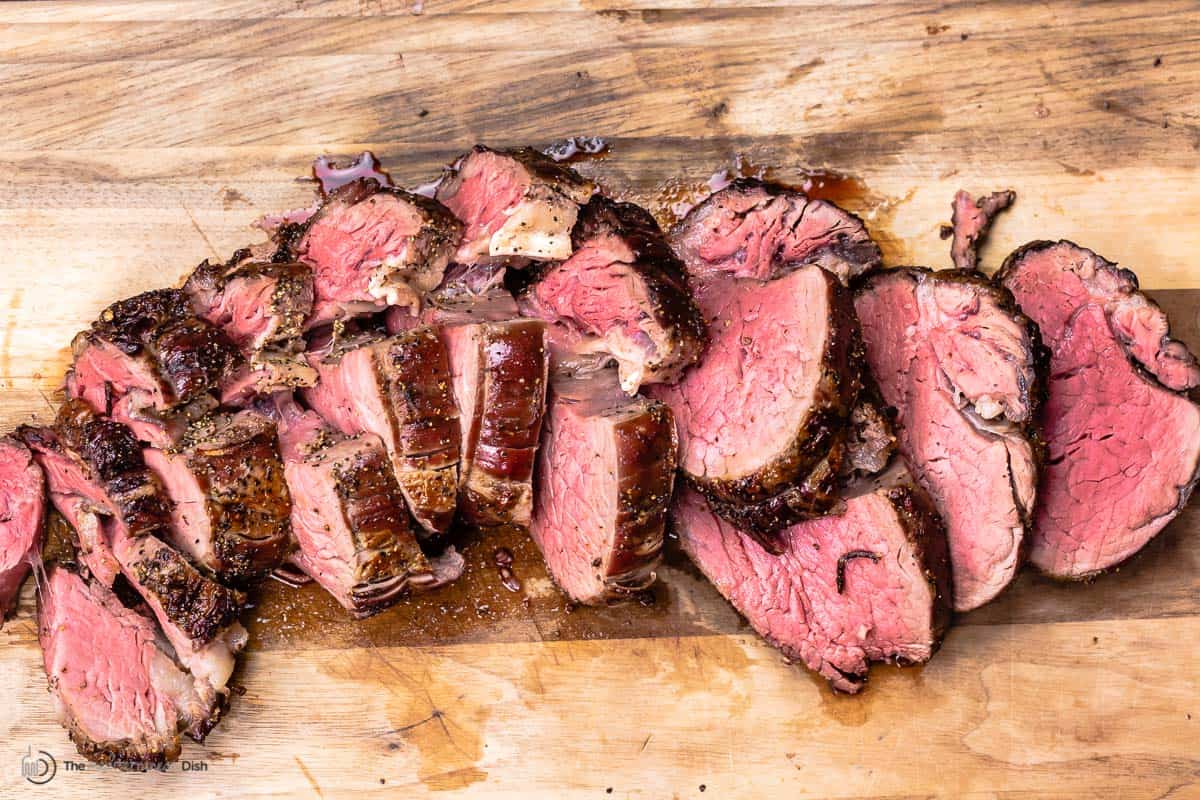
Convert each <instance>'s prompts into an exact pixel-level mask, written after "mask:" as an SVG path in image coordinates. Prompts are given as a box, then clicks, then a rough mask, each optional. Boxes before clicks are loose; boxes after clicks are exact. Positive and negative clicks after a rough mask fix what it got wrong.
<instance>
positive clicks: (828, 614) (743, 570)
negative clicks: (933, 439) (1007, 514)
mask: <svg viewBox="0 0 1200 800" xmlns="http://www.w3.org/2000/svg"><path fill="white" fill-rule="evenodd" d="M671 522H672V527H673V530H674V531H675V533H676V534H677V535H678V536H679V542H680V544H681V545H682V547H683V550H684V552H686V553H687V554H688V556H689V557H690V558H691V559H692V561H693V562H694V563H695V564H696V566H698V567H699V568H700V571H701V572H703V573H704V575H705V576H706V577H707V578H708V579H709V580H710V581H712V583H713V585H714V586H716V587H717V590H718V591H720V592H721V594H722V595H723V596H724V597H725V598H726V599H727V600H729V602H730V603H732V604H733V606H734V608H736V609H737V610H738V612H739V613H741V614H742V616H744V617H745V618H746V620H747V621H748V622H749V623H750V624H751V626H752V627H753V628H754V629H755V630H756V631H757V632H758V633H759V634H760V635H761V636H762V637H763V638H764V639H766V640H767V641H768V642H770V643H771V644H772V645H774V646H775V647H778V648H779V649H780V650H781V651H783V653H784V655H785V656H787V657H788V658H789V659H795V660H797V661H800V662H802V663H803V664H805V666H807V667H808V668H809V669H811V670H813V671H814V672H816V673H818V674H819V675H821V676H822V677H824V678H825V679H826V680H828V681H829V683H830V685H831V686H832V687H833V688H834V689H837V690H838V691H843V692H857V691H859V690H860V689H861V688H862V687H863V684H864V683H865V681H866V678H867V669H868V666H869V665H870V662H872V661H890V662H895V663H900V664H917V663H923V662H925V661H928V660H929V658H930V657H931V656H932V655H933V654H934V652H936V650H937V648H938V646H939V644H940V643H941V639H942V634H943V633H944V632H945V629H946V627H947V625H948V624H949V620H950V608H951V603H950V594H951V590H950V578H949V575H950V569H949V561H948V559H947V557H946V543H945V533H944V531H943V529H942V527H941V524H940V522H939V520H938V518H937V514H936V513H935V512H934V511H933V508H932V506H931V504H930V503H929V501H928V498H927V497H926V495H925V493H924V492H923V491H922V490H921V489H920V488H919V487H918V486H917V485H916V484H915V483H914V482H912V481H911V479H910V478H909V476H908V473H907V471H906V469H905V468H904V466H903V464H902V463H897V464H895V465H894V466H893V468H892V470H891V471H889V472H888V473H885V474H884V475H883V476H879V477H877V478H871V479H864V480H861V481H858V482H856V483H854V484H853V485H852V486H851V487H849V488H847V489H846V492H845V497H844V505H843V506H842V507H841V508H840V510H839V511H837V512H835V513H833V514H830V515H828V516H824V517H820V518H818V519H812V520H807V521H805V522H801V523H798V524H796V525H792V526H790V527H788V528H785V529H784V530H782V531H780V533H779V535H780V536H781V537H782V539H783V542H784V544H785V546H784V548H783V549H782V552H780V553H779V554H778V555H775V554H771V553H768V552H767V551H765V550H764V549H763V548H762V547H760V546H759V544H758V543H757V542H756V541H755V540H754V537H753V536H751V535H749V534H747V533H745V532H743V531H740V530H738V529H737V528H735V527H734V526H732V525H730V524H729V523H728V522H726V521H725V520H723V519H721V518H720V517H718V516H717V515H716V514H714V513H712V512H711V511H710V510H709V508H708V507H707V505H706V503H705V501H704V499H703V498H702V497H701V496H700V495H699V494H698V493H697V492H695V491H693V490H691V489H683V490H681V491H680V492H679V495H678V496H677V497H676V499H675V503H674V505H673V507H672V510H671Z"/></svg>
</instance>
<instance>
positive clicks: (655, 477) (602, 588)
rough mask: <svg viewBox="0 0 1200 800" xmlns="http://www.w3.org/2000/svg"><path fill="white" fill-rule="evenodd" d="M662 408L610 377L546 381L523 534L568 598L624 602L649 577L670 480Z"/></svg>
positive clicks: (671, 444) (666, 418)
mask: <svg viewBox="0 0 1200 800" xmlns="http://www.w3.org/2000/svg"><path fill="white" fill-rule="evenodd" d="M676 443H677V442H676V435H675V427H674V424H673V421H672V419H671V411H670V409H669V408H668V407H667V406H665V405H663V404H662V403H659V402H655V401H653V400H647V399H646V398H643V397H632V398H631V397H629V396H627V395H626V394H625V393H624V392H623V391H622V390H621V388H620V386H619V384H618V383H617V376H616V374H615V372H613V371H605V372H601V373H598V374H596V375H593V376H591V377H589V378H586V379H570V378H568V379H560V380H556V381H555V382H554V385H553V386H552V391H551V399H550V404H549V408H548V410H547V414H546V422H545V430H544V432H543V440H542V446H541V450H540V451H539V453H538V466H537V472H536V475H535V478H534V489H535V491H534V510H533V524H532V526H531V527H530V533H531V534H532V536H533V539H534V541H535V542H536V543H537V545H538V547H539V548H540V549H541V551H542V556H543V557H544V558H545V560H546V566H547V567H548V568H549V570H550V575H551V576H552V577H553V578H554V581H555V583H557V584H558V586H559V588H561V589H562V590H563V591H564V592H565V593H566V594H567V595H568V596H569V597H570V598H571V599H572V600H573V601H575V602H577V603H585V604H592V605H595V604H602V603H606V602H612V601H617V600H621V599H625V598H628V597H629V596H630V595H632V594H634V593H636V592H638V591H641V590H643V589H646V588H647V587H649V586H650V585H651V584H652V583H653V582H654V579H655V572H654V570H655V567H656V566H657V565H658V563H659V560H660V558H661V552H662V544H663V528H664V525H665V523H666V514H667V508H668V506H669V505H670V502H671V491H672V486H673V482H674V476H675V452H676Z"/></svg>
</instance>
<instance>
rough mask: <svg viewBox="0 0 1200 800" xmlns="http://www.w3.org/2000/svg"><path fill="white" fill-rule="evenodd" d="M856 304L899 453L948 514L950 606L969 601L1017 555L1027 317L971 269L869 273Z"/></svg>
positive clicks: (1026, 493) (1039, 356) (1030, 384)
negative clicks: (893, 420) (889, 410)
mask: <svg viewBox="0 0 1200 800" xmlns="http://www.w3.org/2000/svg"><path fill="white" fill-rule="evenodd" d="M855 303H856V306H857V309H858V317H859V319H860V320H861V322H862V332H863V340H864V342H865V345H866V350H867V363H868V365H869V366H870V369H871V372H872V373H873V374H874V376H875V378H876V380H877V381H878V383H879V388H880V391H881V393H882V395H883V399H884V402H886V403H887V404H888V405H889V406H892V407H894V408H895V409H896V411H897V416H896V433H897V436H898V438H899V444H900V451H901V453H903V455H904V457H905V458H906V459H907V460H908V463H909V467H910V468H911V469H912V471H913V474H914V475H915V476H916V478H917V480H918V481H919V482H920V483H921V485H922V486H923V487H924V488H925V489H926V491H928V492H929V494H930V496H931V497H932V498H933V501H934V503H935V505H936V506H937V509H938V512H939V513H940V514H941V516H942V519H943V520H944V521H945V524H946V530H947V533H948V535H949V540H950V557H951V560H952V562H953V564H954V599H955V607H956V608H957V609H958V610H959V611H967V610H970V609H972V608H976V607H977V606H980V605H983V604H984V603H986V602H988V601H989V600H991V599H992V598H993V597H995V596H996V594H997V593H999V592H1000V590H1002V589H1003V588H1004V587H1005V586H1007V585H1008V584H1009V583H1010V582H1011V581H1012V579H1013V576H1014V575H1016V572H1017V570H1018V568H1019V567H1020V566H1021V562H1022V560H1023V558H1024V553H1025V547H1026V537H1027V524H1028V518H1029V514H1030V513H1031V511H1032V509H1033V504H1034V498H1035V496H1036V490H1037V443H1036V441H1035V436H1034V433H1033V426H1032V421H1033V418H1034V414H1035V412H1036V410H1037V404H1038V402H1039V400H1040V395H1041V387H1042V385H1043V380H1044V366H1045V364H1044V352H1043V348H1042V345H1041V341H1040V339H1039V337H1038V334H1037V327H1036V326H1035V325H1034V324H1033V323H1032V322H1030V321H1029V319H1028V318H1027V317H1025V316H1024V315H1022V314H1021V313H1020V312H1019V311H1018V310H1017V308H1016V305H1015V304H1014V303H1013V299H1012V296H1011V295H1010V294H1009V293H1008V292H1007V291H1005V290H1004V289H1002V288H1000V287H999V286H997V285H995V284H993V283H991V282H990V281H988V279H987V278H985V277H983V276H982V275H980V274H978V273H975V272H964V271H947V272H930V271H929V270H924V269H916V268H902V269H895V270H886V271H883V272H878V273H875V274H873V275H870V276H868V277H867V279H866V280H865V281H864V282H863V285H862V287H861V288H860V289H859V291H858V294H857V296H856V299H855Z"/></svg>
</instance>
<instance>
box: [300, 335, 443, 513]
mask: <svg viewBox="0 0 1200 800" xmlns="http://www.w3.org/2000/svg"><path fill="white" fill-rule="evenodd" d="M309 362H310V363H311V364H312V365H313V367H314V368H316V370H317V372H318V374H319V375H320V380H319V382H318V383H317V385H316V386H313V387H311V388H308V389H305V390H304V399H305V401H306V402H307V403H308V405H309V407H311V408H312V409H313V410H315V411H316V412H317V413H319V414H320V415H321V416H322V417H324V418H325V420H326V422H328V423H329V424H330V425H332V426H333V427H334V428H336V429H337V430H340V431H341V432H342V433H345V434H347V435H351V436H353V435H356V434H359V433H373V434H375V435H376V436H378V437H379V438H380V439H381V440H382V441H383V443H384V445H385V446H386V447H387V449H388V453H389V455H390V456H391V461H392V466H393V468H394V470H395V474H396V480H397V482H399V484H400V488H401V490H402V491H403V492H404V497H405V499H406V500H407V501H408V504H409V508H410V509H412V512H413V516H414V517H416V519H417V521H418V522H419V523H421V526H422V527H423V528H424V529H425V530H426V531H428V532H430V533H443V532H445V531H446V530H448V529H449V527H450V523H451V522H452V521H453V518H454V509H455V496H456V490H457V487H458V458H459V445H460V441H461V436H460V431H459V422H458V410H457V409H456V407H455V405H454V396H453V390H452V388H451V381H450V367H449V363H448V360H447V356H446V348H445V345H444V344H443V343H442V341H441V339H439V338H438V335H437V334H436V333H435V332H434V331H433V329H432V328H429V327H420V328H415V329H413V330H410V331H406V332H404V333H401V334H397V335H396V336H387V337H384V336H380V335H377V334H374V333H370V332H367V333H362V334H358V335H353V336H350V337H348V338H346V339H340V338H338V337H334V338H333V339H332V340H331V341H330V343H329V344H328V345H327V346H325V347H323V348H322V349H321V350H318V351H314V352H310V353H309Z"/></svg>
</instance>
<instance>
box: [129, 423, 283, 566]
mask: <svg viewBox="0 0 1200 800" xmlns="http://www.w3.org/2000/svg"><path fill="white" fill-rule="evenodd" d="M143 455H144V457H145V459H146V463H147V465H148V466H149V467H150V468H151V469H152V470H154V472H155V474H156V475H158V478H159V480H160V481H162V484H163V486H164V487H165V488H166V491H167V495H168V496H169V497H170V498H171V500H172V506H173V507H172V512H171V521H172V524H171V529H170V535H169V537H168V538H169V540H170V542H171V543H172V544H173V545H175V546H176V547H177V548H178V549H179V550H180V551H181V552H183V553H186V554H187V556H188V557H189V558H190V559H191V560H192V561H193V562H194V563H196V564H199V565H200V566H202V567H204V568H205V569H207V570H209V571H210V572H212V573H213V574H215V575H216V576H217V578H218V579H219V580H221V581H223V582H226V583H228V582H233V583H240V582H245V581H249V580H252V579H255V578H260V577H263V576H265V575H267V574H268V573H270V572H271V570H273V569H274V568H275V567H277V566H278V565H279V564H280V563H282V561H283V559H284V556H285V555H286V554H287V550H288V546H289V543H290V537H291V532H290V525H289V523H288V519H289V517H290V515H291V499H290V497H289V496H288V490H287V483H286V482H285V481H284V478H283V463H282V462H281V461H280V458H279V443H278V440H277V438H276V434H275V425H274V423H272V422H271V420H269V419H267V418H266V417H264V416H262V415H261V414H258V413H255V412H253V411H240V412H238V413H236V414H225V413H221V414H211V415H209V416H207V417H204V418H203V419H201V420H199V421H198V422H196V423H194V424H193V425H192V426H191V427H190V428H189V429H188V433H187V434H186V435H185V436H184V438H183V441H182V443H181V446H180V447H179V448H178V449H175V450H155V449H153V448H148V449H146V450H145V451H144V454H143Z"/></svg>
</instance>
